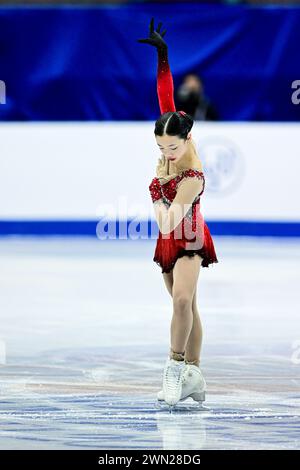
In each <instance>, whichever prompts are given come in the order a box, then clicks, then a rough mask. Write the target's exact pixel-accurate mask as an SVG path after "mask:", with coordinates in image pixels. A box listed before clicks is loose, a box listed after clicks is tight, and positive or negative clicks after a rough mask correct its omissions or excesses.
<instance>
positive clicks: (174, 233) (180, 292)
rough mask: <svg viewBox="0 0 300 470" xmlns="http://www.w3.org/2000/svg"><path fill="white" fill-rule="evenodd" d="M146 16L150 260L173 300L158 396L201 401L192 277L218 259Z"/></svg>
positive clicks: (188, 122) (199, 181)
mask: <svg viewBox="0 0 300 470" xmlns="http://www.w3.org/2000/svg"><path fill="white" fill-rule="evenodd" d="M161 25H162V23H159V25H158V28H157V30H156V31H155V30H154V18H152V19H151V21H150V26H149V31H150V34H149V38H145V39H138V42H140V43H145V44H150V45H151V46H154V47H155V48H156V50H157V55H158V67H157V94H158V101H159V106H160V112H161V116H160V117H159V118H158V120H157V121H156V122H155V130H154V135H155V139H156V143H157V145H158V147H159V149H160V151H161V157H160V158H159V160H158V165H157V167H156V177H155V178H153V180H152V182H151V184H150V186H149V191H150V195H151V198H152V202H153V208H154V212H155V217H156V220H157V224H158V227H159V234H158V238H157V242H156V248H155V253H154V258H153V261H154V262H155V263H157V264H158V265H159V266H160V267H161V270H162V274H163V279H164V282H165V285H166V288H167V290H168V292H169V294H170V295H171V297H172V300H173V316H172V321H171V329H170V333H171V346H170V352H169V355H168V358H167V361H166V364H165V367H164V373H163V389H162V390H161V391H159V392H158V394H157V398H158V400H161V401H163V400H164V401H165V402H166V403H167V404H169V405H170V407H172V406H173V405H175V404H176V403H177V402H178V401H179V400H185V399H186V398H188V397H189V396H190V397H192V398H193V399H194V400H196V401H198V402H202V401H204V400H205V391H206V382H205V379H204V377H203V375H202V373H201V370H200V350H201V344H202V324H201V321H200V316H199V311H198V307H197V280H198V276H199V272H200V266H203V267H208V265H209V264H211V263H218V259H217V256H216V253H215V249H214V244H213V240H212V237H211V235H210V231H209V229H208V227H207V225H206V223H205V221H204V219H203V217H202V215H201V212H200V196H201V195H202V193H203V191H204V186H205V177H204V173H203V171H202V165H201V162H200V160H199V157H198V155H197V150H196V145H195V143H194V142H193V140H192V135H191V129H192V127H193V123H194V121H193V119H192V117H191V116H190V115H189V114H187V113H185V112H184V111H176V108H175V104H174V96H173V95H174V86H173V78H172V74H171V71H170V67H169V62H168V46H167V44H166V42H165V40H164V39H163V37H164V36H165V34H166V30H164V31H163V32H161V33H160V29H161Z"/></svg>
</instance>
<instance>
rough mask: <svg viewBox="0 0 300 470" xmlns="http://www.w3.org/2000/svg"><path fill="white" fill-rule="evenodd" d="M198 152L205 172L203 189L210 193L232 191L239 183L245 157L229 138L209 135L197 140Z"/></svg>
mask: <svg viewBox="0 0 300 470" xmlns="http://www.w3.org/2000/svg"><path fill="white" fill-rule="evenodd" d="M197 148H198V154H199V158H200V160H201V162H202V164H203V168H204V174H205V181H206V185H205V189H207V190H208V191H209V192H210V193H212V194H214V193H215V194H216V195H218V194H222V195H224V193H232V192H234V191H235V190H236V188H237V186H239V185H240V184H241V181H242V178H243V175H244V171H245V159H244V156H243V154H242V152H241V151H240V149H239V148H238V147H237V145H236V144H235V143H234V142H232V141H231V140H230V139H227V138H225V137H220V136H209V137H204V138H203V139H199V140H198V145H197Z"/></svg>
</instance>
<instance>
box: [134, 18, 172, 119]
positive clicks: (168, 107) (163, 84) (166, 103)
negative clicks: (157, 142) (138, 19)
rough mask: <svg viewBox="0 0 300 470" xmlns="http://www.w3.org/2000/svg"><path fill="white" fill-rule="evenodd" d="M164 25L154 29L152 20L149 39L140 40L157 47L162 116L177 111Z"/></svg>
mask: <svg viewBox="0 0 300 470" xmlns="http://www.w3.org/2000/svg"><path fill="white" fill-rule="evenodd" d="M161 25H162V23H159V24H158V27H157V30H156V31H155V29H154V18H151V21H150V26H149V38H145V39H138V42H141V43H145V44H150V45H151V46H154V47H156V50H157V56H158V64H157V95H158V102H159V107H160V112H161V114H163V113H166V112H169V111H173V112H174V111H176V108H175V103H174V84H173V77H172V73H171V70H170V66H169V60H168V46H167V44H166V42H165V41H164V39H163V37H164V35H165V34H166V31H167V30H166V29H165V30H164V31H163V32H162V33H160V28H161Z"/></svg>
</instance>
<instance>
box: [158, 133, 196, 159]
mask: <svg viewBox="0 0 300 470" xmlns="http://www.w3.org/2000/svg"><path fill="white" fill-rule="evenodd" d="M155 139H156V143H157V145H158V147H159V149H160V151H161V153H162V154H163V155H164V156H165V158H166V159H167V160H170V161H171V162H173V163H177V162H178V161H179V160H181V158H182V157H183V155H184V154H185V153H186V151H187V150H188V143H189V141H190V134H188V136H187V140H184V139H180V138H179V137H177V136H172V135H164V136H158V135H156V136H155Z"/></svg>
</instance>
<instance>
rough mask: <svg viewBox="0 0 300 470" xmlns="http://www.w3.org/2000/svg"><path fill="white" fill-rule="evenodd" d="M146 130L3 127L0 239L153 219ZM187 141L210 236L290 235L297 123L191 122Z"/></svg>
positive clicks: (299, 155) (295, 223)
mask: <svg viewBox="0 0 300 470" xmlns="http://www.w3.org/2000/svg"><path fill="white" fill-rule="evenodd" d="M153 130H154V122H151V121H150V122H119V123H116V122H101V123H97V122H92V123H74V122H67V123H61V122H60V123H41V122H40V123H2V124H1V126H0V142H1V149H0V167H1V171H0V233H1V234H8V233H13V232H14V228H13V227H16V225H14V224H18V223H19V224H22V223H23V227H25V225H24V223H26V221H31V222H32V221H34V222H35V223H36V227H39V224H40V225H41V226H42V225H43V223H45V222H52V224H54V226H55V224H56V223H59V222H65V226H64V227H65V229H64V230H65V232H66V233H70V232H73V233H76V232H77V230H79V231H80V229H79V227H80V223H81V222H83V223H84V222H87V221H90V223H94V221H97V220H101V219H102V220H103V218H107V219H108V220H128V219H132V218H136V219H137V220H147V219H148V220H150V219H154V213H153V209H152V204H151V200H150V196H149V192H148V186H149V183H150V181H151V180H152V178H153V177H154V176H155V169H156V164H157V160H158V158H159V157H160V152H159V149H158V147H157V145H156V141H155V138H154V134H153ZM192 135H193V139H194V141H195V142H196V144H197V147H198V152H199V157H200V159H201V161H202V163H203V168H204V173H205V176H206V187H205V193H204V196H203V197H202V200H201V207H202V212H203V215H204V217H205V219H206V220H207V221H208V222H209V223H210V224H211V225H210V227H211V228H212V232H215V233H219V234H222V229H223V230H224V231H225V232H226V230H227V233H229V234H230V229H228V227H229V226H230V224H232V225H231V226H232V227H236V224H245V223H253V222H255V224H252V225H251V227H252V228H251V230H252V231H253V234H256V233H255V232H256V228H257V227H262V226H263V225H262V224H264V223H267V225H266V226H265V227H272V229H270V230H271V231H270V234H271V235H272V234H275V235H276V234H277V233H279V232H282V227H285V228H284V234H285V235H289V234H290V235H295V234H299V225H300V207H299V199H300V198H299V174H300V147H299V135H300V124H297V123H280V122H279V123H259V124H258V123H230V122H227V123H202V122H196V123H195V125H194V128H193V131H192ZM269 223H271V225H270V224H269ZM76 224H77V225H76ZM78 224H79V225H78ZM226 224H229V225H226ZM234 224H235V225H234ZM226 227H227V228H226ZM253 227H254V228H253ZM255 227H256V228H255ZM38 230H39V229H38V228H37V231H38ZM92 230H93V229H92ZM232 230H233V231H234V229H232ZM251 230H250V232H251ZM40 231H41V233H42V232H43V230H40ZM260 231H261V232H262V234H265V232H266V231H268V229H266V228H265V229H263V230H261V228H260V229H258V231H257V234H259V232H260ZM24 232H25V233H26V229H25V230H24ZM46 232H47V230H46V231H45V233H46ZM273 232H274V233H273ZM251 233H252V232H251Z"/></svg>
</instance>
